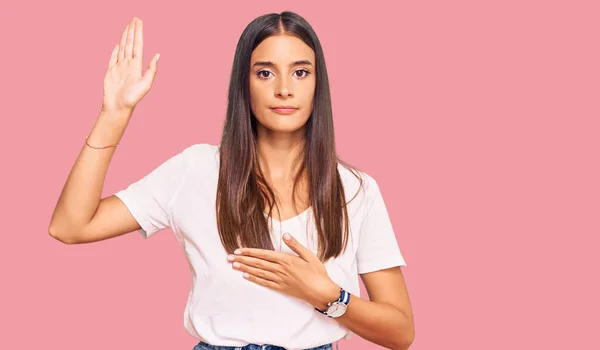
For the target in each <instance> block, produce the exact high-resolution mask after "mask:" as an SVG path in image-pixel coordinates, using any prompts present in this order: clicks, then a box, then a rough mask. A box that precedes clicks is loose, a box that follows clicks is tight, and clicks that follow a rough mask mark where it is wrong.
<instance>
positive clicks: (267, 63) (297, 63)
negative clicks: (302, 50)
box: [252, 60, 313, 67]
mask: <svg viewBox="0 0 600 350" xmlns="http://www.w3.org/2000/svg"><path fill="white" fill-rule="evenodd" d="M300 65H308V66H312V65H313V64H312V63H311V62H310V61H309V60H301V61H295V62H292V63H290V67H292V66H300ZM255 66H261V67H274V66H275V64H273V62H270V61H257V62H256V63H254V64H253V65H252V67H255Z"/></svg>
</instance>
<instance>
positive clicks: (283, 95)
mask: <svg viewBox="0 0 600 350" xmlns="http://www.w3.org/2000/svg"><path fill="white" fill-rule="evenodd" d="M315 84H316V79H315V53H314V51H313V50H312V49H311V48H310V47H309V46H308V45H306V44H305V43H304V42H303V41H302V40H300V39H298V38H297V37H295V36H290V35H276V36H271V37H269V38H267V39H265V40H264V41H262V42H261V43H260V44H259V45H258V46H257V47H256V48H255V49H254V51H253V52H252V56H251V58H250V108H251V109H252V113H253V114H254V116H255V117H256V119H257V120H258V127H259V128H260V127H263V128H266V129H268V130H270V131H272V132H295V131H298V130H299V129H301V128H303V127H304V125H305V124H306V121H307V120H308V118H309V117H310V114H311V112H312V107H313V96H314V93H315ZM281 106H287V107H288V108H291V109H277V107H281Z"/></svg>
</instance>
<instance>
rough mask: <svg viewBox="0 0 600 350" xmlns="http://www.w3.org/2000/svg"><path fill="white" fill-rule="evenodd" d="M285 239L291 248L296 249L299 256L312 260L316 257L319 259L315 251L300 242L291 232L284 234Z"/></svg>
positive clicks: (295, 251) (308, 260)
mask: <svg viewBox="0 0 600 350" xmlns="http://www.w3.org/2000/svg"><path fill="white" fill-rule="evenodd" d="M283 241H284V242H285V244H287V246H288V247H290V249H291V250H293V251H294V253H296V254H298V256H300V257H301V258H302V259H304V260H305V261H307V262H311V261H314V260H315V259H317V260H319V258H318V257H317V256H316V255H315V254H314V253H313V252H311V251H310V250H309V249H308V248H306V247H305V246H303V245H302V244H300V242H298V240H297V239H296V238H294V237H293V236H292V235H290V234H289V233H286V234H284V235H283Z"/></svg>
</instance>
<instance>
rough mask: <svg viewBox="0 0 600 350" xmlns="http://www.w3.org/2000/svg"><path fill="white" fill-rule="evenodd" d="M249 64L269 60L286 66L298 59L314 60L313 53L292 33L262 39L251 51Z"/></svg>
mask: <svg viewBox="0 0 600 350" xmlns="http://www.w3.org/2000/svg"><path fill="white" fill-rule="evenodd" d="M250 60H251V64H253V63H254V62H256V61H270V62H273V63H274V64H275V65H281V66H287V65H288V64H289V63H290V62H293V61H298V60H310V61H311V62H313V64H314V61H315V53H314V51H313V50H312V49H311V48H310V46H308V45H306V44H305V43H304V41H302V40H300V39H299V38H297V37H295V36H292V35H275V36H271V37H268V38H266V39H265V40H263V41H262V42H261V43H260V44H259V45H258V46H257V47H256V48H255V49H254V51H253V52H252V56H251V58H250Z"/></svg>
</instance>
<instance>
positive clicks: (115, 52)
mask: <svg viewBox="0 0 600 350" xmlns="http://www.w3.org/2000/svg"><path fill="white" fill-rule="evenodd" d="M118 58H119V45H115V47H113V50H112V53H111V54H110V61H109V62H108V68H111V67H112V66H114V65H115V64H117V60H118Z"/></svg>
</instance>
